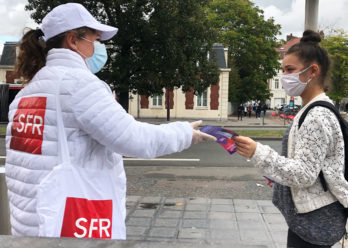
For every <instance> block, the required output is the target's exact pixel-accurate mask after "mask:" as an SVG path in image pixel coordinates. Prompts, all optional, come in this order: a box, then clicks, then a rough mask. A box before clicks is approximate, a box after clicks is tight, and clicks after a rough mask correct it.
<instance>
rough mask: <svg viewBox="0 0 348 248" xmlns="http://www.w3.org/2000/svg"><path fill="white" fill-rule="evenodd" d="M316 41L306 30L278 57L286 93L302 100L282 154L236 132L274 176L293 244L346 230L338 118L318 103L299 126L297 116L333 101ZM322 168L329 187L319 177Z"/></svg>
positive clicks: (347, 185) (243, 151) (243, 150)
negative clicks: (282, 55)
mask: <svg viewBox="0 0 348 248" xmlns="http://www.w3.org/2000/svg"><path fill="white" fill-rule="evenodd" d="M320 41H321V37H320V35H319V34H318V33H316V32H313V31H310V30H307V31H305V32H304V33H303V37H302V39H301V41H300V42H299V43H298V44H295V45H293V46H292V47H291V48H290V49H289V50H288V52H287V54H286V56H285V58H284V59H283V62H282V68H283V71H284V74H283V76H282V78H281V82H282V85H283V87H284V89H285V91H286V93H287V94H288V95H290V96H301V98H302V101H303V103H304V106H303V108H302V109H301V110H300V111H299V112H298V114H297V115H296V117H295V119H294V121H293V124H292V127H291V129H290V131H289V134H288V141H287V142H286V145H287V149H286V150H287V154H284V155H286V156H281V155H279V154H278V153H277V152H276V151H274V150H273V149H272V148H270V147H269V146H266V145H262V144H261V143H258V142H255V141H254V140H252V139H250V138H248V137H242V136H238V137H235V141H236V144H237V152H238V153H239V154H240V155H242V156H244V157H246V158H250V159H251V162H252V163H253V164H254V165H255V166H256V167H258V168H260V169H261V171H262V173H263V175H265V176H267V177H269V178H270V179H271V180H273V181H275V182H276V185H277V186H276V187H275V190H274V193H273V203H274V204H275V205H276V207H278V208H279V210H280V211H281V213H282V214H283V215H284V217H285V220H286V222H287V224H288V226H289V230H288V241H287V243H288V244H287V245H288V247H294V248H298V247H308V248H311V247H318V248H319V247H322V248H324V247H331V246H332V245H334V244H335V243H336V242H338V241H339V240H340V239H341V238H342V236H343V235H344V234H345V232H346V231H345V225H346V215H345V213H344V208H347V207H348V182H347V181H346V180H345V178H344V167H345V154H344V150H345V148H344V146H345V144H344V140H343V134H342V130H341V127H340V124H339V121H338V119H337V118H336V116H335V114H334V113H333V112H332V111H331V110H329V109H327V108H325V107H322V106H316V107H314V108H312V109H311V110H310V111H309V112H308V114H307V116H306V118H305V119H304V121H303V123H302V125H301V127H300V128H299V119H300V117H301V115H302V113H303V112H304V111H305V109H306V108H307V107H308V106H309V105H310V104H311V103H313V102H316V101H327V102H329V103H331V104H333V102H332V101H331V100H330V99H329V97H328V96H327V95H326V94H325V93H324V88H325V82H326V81H327V77H328V70H329V67H330V60H329V56H328V53H327V51H326V50H325V49H324V48H322V47H320V46H319V44H318V43H319V42H320ZM320 172H322V173H323V175H324V178H325V182H326V184H327V186H328V190H327V191H325V189H324V187H323V185H322V183H321V182H320V179H319V173H320Z"/></svg>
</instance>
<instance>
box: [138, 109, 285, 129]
mask: <svg viewBox="0 0 348 248" xmlns="http://www.w3.org/2000/svg"><path fill="white" fill-rule="evenodd" d="M137 120H139V121H142V122H148V123H152V124H164V123H168V122H167V119H166V118H137ZM196 120H198V119H180V118H170V122H173V121H196ZM202 120H203V125H214V126H222V127H238V128H245V127H249V128H250V127H253V128H286V127H288V125H289V124H290V123H289V122H288V121H287V120H285V122H284V120H283V119H281V118H279V117H273V116H272V115H271V114H270V112H266V116H265V118H263V117H261V118H260V119H257V118H255V115H252V116H251V117H250V118H249V117H248V116H246V117H244V116H243V120H238V118H237V116H230V117H228V120H205V119H204V117H202Z"/></svg>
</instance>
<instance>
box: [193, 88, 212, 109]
mask: <svg viewBox="0 0 348 248" xmlns="http://www.w3.org/2000/svg"><path fill="white" fill-rule="evenodd" d="M203 94H207V99H206V103H207V105H206V106H204V105H200V106H199V105H198V99H201V103H202V104H203V100H204V99H203ZM203 94H201V95H195V97H194V101H195V108H196V109H209V104H210V98H209V95H210V88H209V89H206V90H205V91H204V92H203Z"/></svg>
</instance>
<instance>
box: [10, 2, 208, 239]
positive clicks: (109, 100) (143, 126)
mask: <svg viewBox="0 0 348 248" xmlns="http://www.w3.org/2000/svg"><path fill="white" fill-rule="evenodd" d="M116 33H117V28H115V27H111V26H107V25H103V24H101V23H99V22H98V21H97V20H96V19H95V18H94V17H93V16H92V15H91V14H90V13H89V12H88V11H87V10H86V9H85V8H84V7H83V6H82V5H80V4H76V3H68V4H63V5H60V6H58V7H56V8H54V9H53V10H52V11H51V12H50V13H48V14H47V15H46V16H45V18H44V19H43V20H42V27H41V29H37V30H30V31H28V32H27V33H26V34H25V35H24V36H23V38H22V40H21V42H20V45H19V54H18V58H17V62H16V73H17V76H18V77H21V78H22V79H24V80H25V82H26V87H25V88H24V89H23V90H22V91H21V92H19V94H18V95H17V96H16V98H15V100H14V101H13V103H12V104H11V106H10V111H9V124H8V128H7V135H6V152H7V158H6V177H7V178H6V180H7V185H8V193H9V201H10V210H11V225H12V234H13V235H26V236H38V235H39V223H40V216H39V215H38V213H37V209H36V207H37V188H38V186H39V185H40V183H41V181H42V179H43V178H45V177H46V176H47V175H49V174H50V172H51V171H52V170H53V168H54V167H55V166H56V165H58V164H59V163H60V162H61V161H60V159H61V157H60V156H61V154H60V152H62V151H61V149H62V148H61V147H60V145H59V138H58V134H57V133H58V132H59V131H58V130H59V128H57V123H59V120H58V119H59V118H57V113H58V112H59V110H58V111H56V109H57V107H60V108H61V113H62V116H63V118H62V119H63V122H62V123H63V126H64V128H63V130H65V134H66V137H67V141H68V142H67V144H68V145H67V147H68V154H69V155H68V156H69V159H70V161H71V162H72V164H74V165H76V166H80V167H84V166H86V165H87V164H88V165H94V166H95V168H94V169H96V168H98V169H99V170H110V173H115V174H117V180H118V182H117V185H119V188H118V189H117V192H118V194H120V195H121V197H120V202H118V203H117V204H118V205H120V206H121V211H120V212H121V213H117V214H118V215H119V217H120V219H119V220H118V221H119V223H113V227H114V226H116V225H117V226H118V228H119V229H120V230H118V234H117V235H115V236H112V237H111V238H120V239H124V238H125V232H124V231H123V230H124V228H125V223H124V221H125V212H126V211H125V196H126V177H125V173H124V168H123V161H122V156H127V157H141V158H153V157H157V156H162V155H165V154H170V153H174V152H180V151H182V150H184V149H186V148H188V147H190V146H191V144H194V143H198V142H200V141H207V140H215V138H214V137H212V136H209V135H207V134H204V133H201V132H199V131H198V130H195V129H194V128H195V127H198V126H199V125H200V124H201V122H194V123H188V122H173V123H170V124H165V125H150V124H147V123H141V122H138V121H136V120H134V118H133V117H132V116H131V115H129V114H127V113H126V111H125V110H124V109H123V108H122V107H121V106H120V105H119V104H118V103H117V102H116V101H115V98H114V96H113V94H112V92H111V90H110V88H109V87H108V85H107V84H106V83H104V82H103V81H101V80H100V79H99V78H98V77H96V76H95V75H94V73H96V72H98V71H99V70H100V69H101V68H102V67H103V66H104V64H105V63H106V60H107V52H106V49H105V46H104V45H103V44H102V43H100V40H107V39H110V38H111V37H113V36H114V35H115V34H116ZM56 92H58V94H56ZM57 99H58V100H57ZM59 102H60V103H59ZM57 105H59V106H57ZM99 180H103V179H99ZM48 211H50V209H48ZM82 221H85V219H84V218H82ZM101 221H102V220H101ZM85 222H86V221H85ZM81 223H82V224H83V223H84V222H81ZM81 223H80V224H81ZM100 223H101V224H102V222H100ZM58 224H59V223H57V225H58ZM82 224H81V225H80V226H78V227H80V228H81V231H83V233H87V230H85V226H83V225H82ZM101 224H100V225H101ZM96 228H97V227H95V226H93V222H91V228H90V231H89V234H91V232H92V233H93V232H94V231H95V230H96ZM102 231H103V230H100V232H102ZM104 231H105V230H104ZM81 235H82V234H81V233H80V234H78V235H75V236H76V237H81ZM89 237H95V236H89ZM108 238H110V237H108Z"/></svg>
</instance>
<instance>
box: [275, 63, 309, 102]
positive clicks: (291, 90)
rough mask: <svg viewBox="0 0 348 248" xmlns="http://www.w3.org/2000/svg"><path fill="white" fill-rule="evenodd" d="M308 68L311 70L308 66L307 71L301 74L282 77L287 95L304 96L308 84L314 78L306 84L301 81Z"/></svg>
mask: <svg viewBox="0 0 348 248" xmlns="http://www.w3.org/2000/svg"><path fill="white" fill-rule="evenodd" d="M308 68H311V66H308V67H307V68H306V69H304V70H302V71H300V72H297V73H292V74H287V75H282V76H281V78H280V81H281V83H282V85H283V88H284V90H285V92H286V94H288V95H289V96H300V95H301V94H302V92H303V91H304V89H305V88H306V86H307V84H308V83H309V82H310V81H311V80H312V78H310V79H308V80H307V82H304V83H303V82H301V81H300V74H301V73H303V72H305V71H307V70H308Z"/></svg>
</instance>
